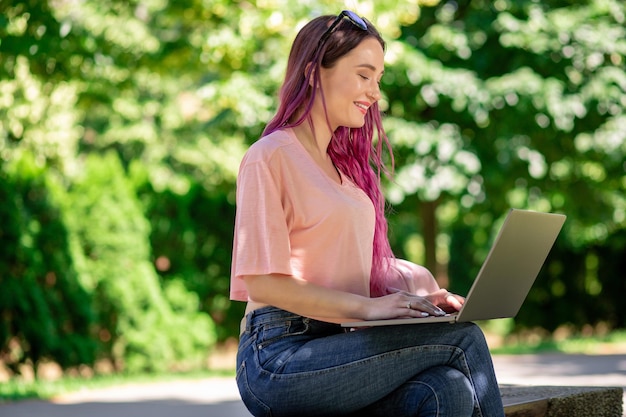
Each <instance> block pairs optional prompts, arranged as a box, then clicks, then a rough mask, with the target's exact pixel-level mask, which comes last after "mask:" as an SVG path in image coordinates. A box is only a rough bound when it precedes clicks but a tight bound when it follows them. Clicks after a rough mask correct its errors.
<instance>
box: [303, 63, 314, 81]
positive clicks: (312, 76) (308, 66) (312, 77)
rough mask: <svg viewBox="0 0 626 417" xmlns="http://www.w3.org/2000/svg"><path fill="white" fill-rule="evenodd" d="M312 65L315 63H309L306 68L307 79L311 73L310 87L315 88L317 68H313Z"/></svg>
mask: <svg viewBox="0 0 626 417" xmlns="http://www.w3.org/2000/svg"><path fill="white" fill-rule="evenodd" d="M312 65H313V63H312V62H309V63H308V64H306V67H304V78H305V79H306V77H307V76H308V75H309V72H310V73H311V77H310V78H309V87H313V83H314V82H315V68H311V66H312Z"/></svg>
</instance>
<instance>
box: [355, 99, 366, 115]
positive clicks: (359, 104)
mask: <svg viewBox="0 0 626 417" xmlns="http://www.w3.org/2000/svg"><path fill="white" fill-rule="evenodd" d="M354 104H355V105H356V107H357V108H358V109H359V110H360V111H361V113H363V114H366V113H367V109H369V106H368V105H367V104H364V103H360V102H356V101H355V102H354Z"/></svg>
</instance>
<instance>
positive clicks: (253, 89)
mask: <svg viewBox="0 0 626 417" xmlns="http://www.w3.org/2000/svg"><path fill="white" fill-rule="evenodd" d="M342 8H350V9H353V10H355V11H356V12H357V13H358V14H360V15H363V16H364V17H366V18H367V19H369V20H371V21H372V22H373V23H374V24H375V25H377V27H378V28H379V29H380V30H381V32H382V33H383V35H384V37H385V38H386V40H387V41H388V45H387V52H386V65H387V67H386V73H385V76H384V78H383V82H382V87H383V90H384V98H383V100H382V103H381V105H382V108H383V110H384V111H385V114H386V117H385V126H386V129H387V132H388V134H389V137H390V139H391V141H392V143H393V144H394V147H395V155H396V164H397V169H396V172H395V176H394V177H393V178H392V179H386V180H385V186H386V192H387V197H388V199H389V202H390V214H389V221H390V229H391V233H390V238H391V240H392V245H393V247H394V250H395V251H396V254H397V255H398V256H399V257H405V258H408V259H410V260H413V261H415V262H418V263H421V264H424V265H426V266H427V267H429V268H430V269H431V270H432V271H433V272H434V273H435V274H436V276H437V279H438V280H439V281H440V283H441V284H442V285H444V286H447V287H449V288H450V289H451V290H453V291H456V292H459V293H462V294H463V293H465V291H467V289H468V288H469V285H470V283H471V281H472V279H473V277H474V276H475V274H476V272H477V269H478V268H479V266H480V264H481V262H482V260H483V259H484V257H485V254H486V252H487V250H488V248H489V246H490V243H491V239H492V238H493V236H494V233H495V232H496V231H497V229H498V227H499V225H500V224H501V221H502V220H503V217H504V216H505V214H506V212H507V210H508V209H509V208H512V207H515V208H527V209H532V210H539V211H552V212H560V213H565V214H567V215H568V220H567V222H566V224H565V227H564V230H563V232H562V234H561V236H560V237H559V239H558V240H557V243H556V246H555V248H554V249H553V251H552V253H551V254H550V256H549V258H548V260H547V262H546V264H545V266H544V268H543V270H542V272H541V274H540V276H539V278H538V280H537V282H536V284H535V286H534V288H533V289H532V291H531V293H530V295H529V297H528V299H527V300H526V302H525V304H524V306H523V307H522V309H521V311H520V313H519V315H518V316H517V318H516V319H515V320H512V321H507V322H503V324H500V325H498V326H499V327H498V331H499V332H500V333H501V334H502V335H503V336H511V337H515V336H516V335H520V334H524V332H528V331H531V330H532V331H533V332H535V334H536V333H537V332H543V333H545V334H553V333H554V332H555V331H557V332H558V331H563V329H569V330H568V331H571V332H587V333H589V332H591V333H593V332H594V331H595V330H596V329H602V331H604V332H606V331H612V330H617V329H623V328H624V327H626V314H625V312H626V307H625V303H624V302H623V295H624V294H625V293H626V279H625V278H626V276H625V275H626V272H625V271H626V256H625V255H626V193H625V190H626V162H625V156H626V112H625V107H626V29H625V23H626V22H625V20H626V5H625V3H624V2H623V1H621V0H582V1H578V0H545V1H535V0H496V1H487V0H474V1H471V2H470V1H465V0H458V1H446V0H442V1H437V0H429V1H428V0H376V1H374V0H366V1H357V0H352V1H345V2H344V3H341V2H337V1H330V0H322V1H307V0H305V1H302V0H300V1H295V0H264V1H226V0H177V1H167V0H123V1H122V0H29V1H9V0H0V363H1V364H2V367H3V368H4V369H5V371H4V372H5V373H6V374H8V375H17V374H19V373H20V372H21V371H22V370H23V369H24V366H25V365H26V366H28V367H31V368H34V369H35V370H37V365H38V364H39V363H42V362H49V361H52V362H54V363H57V364H58V365H59V366H60V367H61V368H62V369H64V370H76V369H84V368H85V367H86V368H89V369H95V370H96V371H98V370H99V369H109V370H116V371H124V372H140V371H171V370H180V369H182V370H184V369H197V368H200V367H204V366H206V364H207V360H206V357H207V353H208V352H210V351H211V349H212V348H213V347H214V346H215V345H216V344H217V343H220V342H225V341H227V340H232V339H233V338H236V337H237V334H238V321H239V319H240V318H241V314H242V309H243V305H242V303H234V302H231V301H229V299H228V287H229V272H230V252H231V245H232V230H233V218H234V191H235V177H236V173H237V169H238V164H239V161H240V158H241V157H242V155H243V153H244V152H245V149H246V148H247V146H248V145H249V144H250V143H252V142H254V141H255V140H256V139H257V138H258V137H259V135H260V133H261V131H262V129H263V127H264V123H265V122H267V121H268V119H269V118H270V117H271V115H272V112H273V110H274V109H275V107H276V99H277V89H278V87H279V85H280V82H281V80H282V76H283V73H284V67H285V63H286V57H287V54H288V50H289V46H290V43H291V41H292V40H293V38H294V37H295V35H296V33H297V31H298V29H299V28H300V27H301V26H302V25H303V24H304V23H305V22H306V21H308V20H309V19H310V18H312V17H315V16H318V15H320V14H326V13H327V14H337V13H338V12H339V11H340V10H341V9H342Z"/></svg>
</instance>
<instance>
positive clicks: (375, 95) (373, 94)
mask: <svg viewBox="0 0 626 417" xmlns="http://www.w3.org/2000/svg"><path fill="white" fill-rule="evenodd" d="M367 96H368V97H369V98H371V99H372V100H373V101H378V100H380V98H381V94H380V86H379V85H378V83H376V84H375V85H374V87H373V88H372V89H371V90H370V91H369V92H368V93H367Z"/></svg>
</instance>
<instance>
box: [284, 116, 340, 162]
mask: <svg viewBox="0 0 626 417" xmlns="http://www.w3.org/2000/svg"><path fill="white" fill-rule="evenodd" d="M293 131H294V133H295V134H296V136H297V137H298V140H299V141H300V142H302V145H303V146H304V147H305V148H306V149H307V151H309V152H310V153H312V154H316V156H324V157H326V156H327V151H328V145H330V141H331V139H332V132H331V131H330V129H329V128H328V126H327V124H326V121H324V123H316V122H315V121H314V120H311V121H304V123H302V124H300V125H298V126H295V127H294V128H293Z"/></svg>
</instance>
